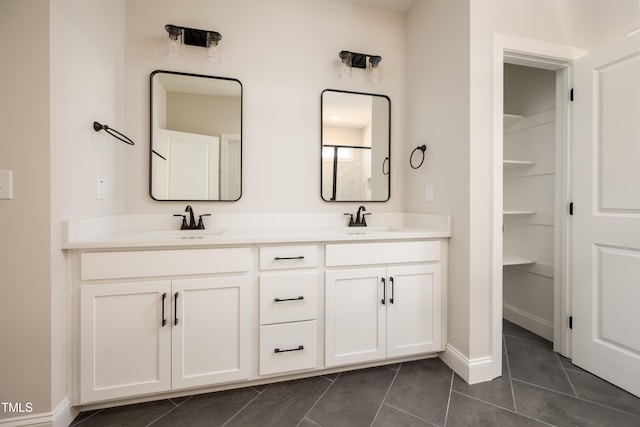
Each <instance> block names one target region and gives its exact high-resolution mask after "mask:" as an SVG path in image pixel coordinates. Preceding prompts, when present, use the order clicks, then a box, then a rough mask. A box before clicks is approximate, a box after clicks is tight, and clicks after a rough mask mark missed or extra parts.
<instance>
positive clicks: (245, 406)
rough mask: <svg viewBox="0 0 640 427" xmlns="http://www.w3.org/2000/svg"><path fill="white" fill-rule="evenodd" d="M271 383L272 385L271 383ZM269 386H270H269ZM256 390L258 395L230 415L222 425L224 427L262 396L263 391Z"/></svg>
mask: <svg viewBox="0 0 640 427" xmlns="http://www.w3.org/2000/svg"><path fill="white" fill-rule="evenodd" d="M269 385H271V384H269ZM267 388H269V387H267ZM265 390H266V389H265ZM255 392H256V393H258V394H256V396H255V397H254V398H253V399H251V400H250V401H248V402H247V403H246V405H244V406H243V407H242V408H240V409H239V410H238V411H237V412H236V413H235V414H233V415H232V416H231V417H229V419H228V420H227V421H225V422H224V423H222V427H224V426H226V425H227V424H229V422H230V421H231V420H232V419H234V418H235V417H237V416H238V415H239V414H240V412H242V411H244V410H245V409H246V408H247V406H249V405H251V404H252V403H253V402H255V401H256V399H257V398H259V397H260V396H262V394H261V393H259V392H258V391H257V390H256V391H255Z"/></svg>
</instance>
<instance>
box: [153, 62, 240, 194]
mask: <svg viewBox="0 0 640 427" xmlns="http://www.w3.org/2000/svg"><path fill="white" fill-rule="evenodd" d="M150 155H151V167H150V173H149V194H150V195H151V197H152V198H153V199H154V200H179V201H199V200H202V201H204V200H211V201H215V200H219V201H235V200H238V199H239V198H240V196H241V194H242V84H241V83H240V81H239V80H236V79H229V78H222V77H212V76H204V75H197V74H187V73H178V72H173V71H160V70H158V71H154V72H153V73H151V153H150Z"/></svg>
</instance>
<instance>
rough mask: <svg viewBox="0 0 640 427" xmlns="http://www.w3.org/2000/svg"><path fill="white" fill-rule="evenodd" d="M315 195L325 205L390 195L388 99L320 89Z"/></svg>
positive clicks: (389, 121)
mask: <svg viewBox="0 0 640 427" xmlns="http://www.w3.org/2000/svg"><path fill="white" fill-rule="evenodd" d="M321 105H322V107H321V110H322V118H321V122H322V131H321V137H320V139H321V143H322V153H321V163H322V165H321V175H322V176H321V189H320V191H321V195H322V199H323V200H325V201H327V202H385V201H387V200H389V197H390V196H391V173H390V172H391V169H390V167H391V157H390V156H391V100H390V99H389V97H388V96H386V95H376V94H370V93H360V92H347V91H340V90H332V89H326V90H324V91H323V92H322V96H321Z"/></svg>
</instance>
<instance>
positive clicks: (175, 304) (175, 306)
mask: <svg viewBox="0 0 640 427" xmlns="http://www.w3.org/2000/svg"><path fill="white" fill-rule="evenodd" d="M173 324H174V325H177V324H178V292H176V293H175V295H174V296H173Z"/></svg>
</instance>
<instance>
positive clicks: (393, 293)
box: [389, 277, 396, 304]
mask: <svg viewBox="0 0 640 427" xmlns="http://www.w3.org/2000/svg"><path fill="white" fill-rule="evenodd" d="M389 281H391V298H389V302H390V303H391V304H393V298H394V297H395V295H396V289H395V286H394V285H393V277H389Z"/></svg>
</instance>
